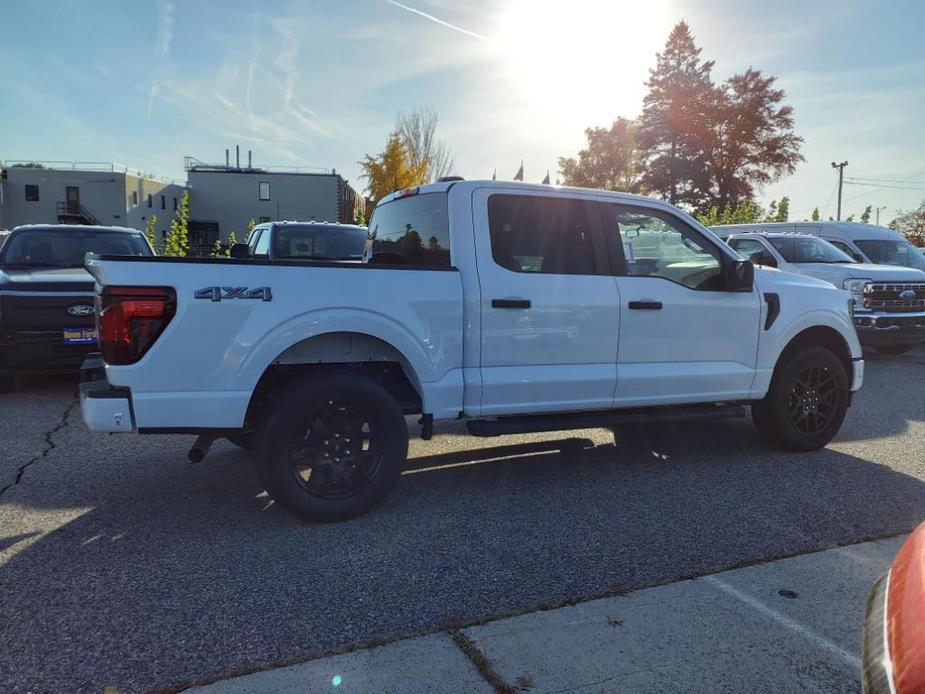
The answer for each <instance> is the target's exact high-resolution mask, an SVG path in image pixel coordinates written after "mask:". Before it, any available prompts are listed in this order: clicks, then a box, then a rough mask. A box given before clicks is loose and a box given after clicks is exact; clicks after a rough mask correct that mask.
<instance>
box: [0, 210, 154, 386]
mask: <svg viewBox="0 0 925 694" xmlns="http://www.w3.org/2000/svg"><path fill="white" fill-rule="evenodd" d="M88 252H92V253H115V254H118V255H135V256H151V255H154V252H153V251H152V250H151V246H150V245H149V244H148V241H147V239H145V236H144V234H142V233H141V232H140V231H138V230H136V229H125V228H121V227H100V226H68V225H56V224H48V225H29V226H21V227H17V228H15V229H13V231H12V232H11V233H10V235H9V236H8V237H7V239H6V241H5V242H4V243H3V246H2V248H0V390H3V389H9V388H11V387H12V385H13V383H14V379H15V377H17V376H20V375H25V374H33V373H56V372H57V373H60V372H74V373H76V372H77V371H78V370H79V369H80V365H81V363H82V362H83V360H84V358H85V357H86V356H87V354H88V353H89V352H93V351H96V341H97V340H96V325H95V323H96V321H95V313H96V310H95V307H94V292H93V278H92V277H91V276H90V275H89V274H88V273H87V271H86V270H84V268H83V259H84V255H86V254H87V253H88Z"/></svg>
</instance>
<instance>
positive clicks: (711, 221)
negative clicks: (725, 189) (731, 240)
mask: <svg viewBox="0 0 925 694" xmlns="http://www.w3.org/2000/svg"><path fill="white" fill-rule="evenodd" d="M695 216H696V217H697V220H698V221H699V222H700V223H701V224H703V225H704V226H707V227H714V226H719V225H721V224H755V223H757V222H760V221H762V219H763V218H765V214H764V211H763V210H762V209H761V206H760V205H758V204H756V203H754V202H752V201H751V200H748V201H746V202H743V203H740V204H739V205H736V206H735V207H727V208H726V209H725V210H720V209H719V208H718V207H716V206H713V207H711V208H710V209H708V210H707V211H706V212H698V213H697V214H696V215H695ZM765 221H767V220H766V219H765Z"/></svg>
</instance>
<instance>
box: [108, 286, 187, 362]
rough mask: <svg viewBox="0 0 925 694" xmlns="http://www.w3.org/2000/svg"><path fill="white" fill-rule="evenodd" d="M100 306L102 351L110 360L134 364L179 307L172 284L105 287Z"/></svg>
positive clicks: (162, 330)
mask: <svg viewBox="0 0 925 694" xmlns="http://www.w3.org/2000/svg"><path fill="white" fill-rule="evenodd" d="M98 301H99V306H98V307H97V312H96V313H97V331H98V334H99V341H100V352H101V353H102V355H103V361H105V362H106V363H107V364H134V363H135V362H136V361H138V360H139V359H141V358H142V357H143V356H144V354H145V352H147V351H148V349H149V348H150V347H151V345H153V344H154V341H155V340H156V339H157V338H158V336H159V335H160V334H161V333H162V332H164V328H166V327H167V324H168V323H169V322H170V319H171V318H173V316H174V314H175V313H176V311H177V294H176V292H175V291H174V290H173V289H171V288H170V287H103V291H102V292H100V295H99V299H98Z"/></svg>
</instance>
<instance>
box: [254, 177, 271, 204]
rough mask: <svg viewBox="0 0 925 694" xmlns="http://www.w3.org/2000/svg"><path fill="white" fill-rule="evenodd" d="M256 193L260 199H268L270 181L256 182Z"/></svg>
mask: <svg viewBox="0 0 925 694" xmlns="http://www.w3.org/2000/svg"><path fill="white" fill-rule="evenodd" d="M257 193H258V194H259V197H260V199H261V200H269V199H270V183H269V181H261V182H260V183H258V184H257Z"/></svg>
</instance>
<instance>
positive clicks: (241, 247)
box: [228, 243, 251, 258]
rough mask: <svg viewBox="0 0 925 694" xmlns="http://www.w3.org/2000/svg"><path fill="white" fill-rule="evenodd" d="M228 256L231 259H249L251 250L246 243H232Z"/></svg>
mask: <svg viewBox="0 0 925 694" xmlns="http://www.w3.org/2000/svg"><path fill="white" fill-rule="evenodd" d="M228 255H229V256H231V257H232V258H250V257H251V249H250V246H248V245H247V244H246V243H233V244H231V250H230V251H229V252H228Z"/></svg>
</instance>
